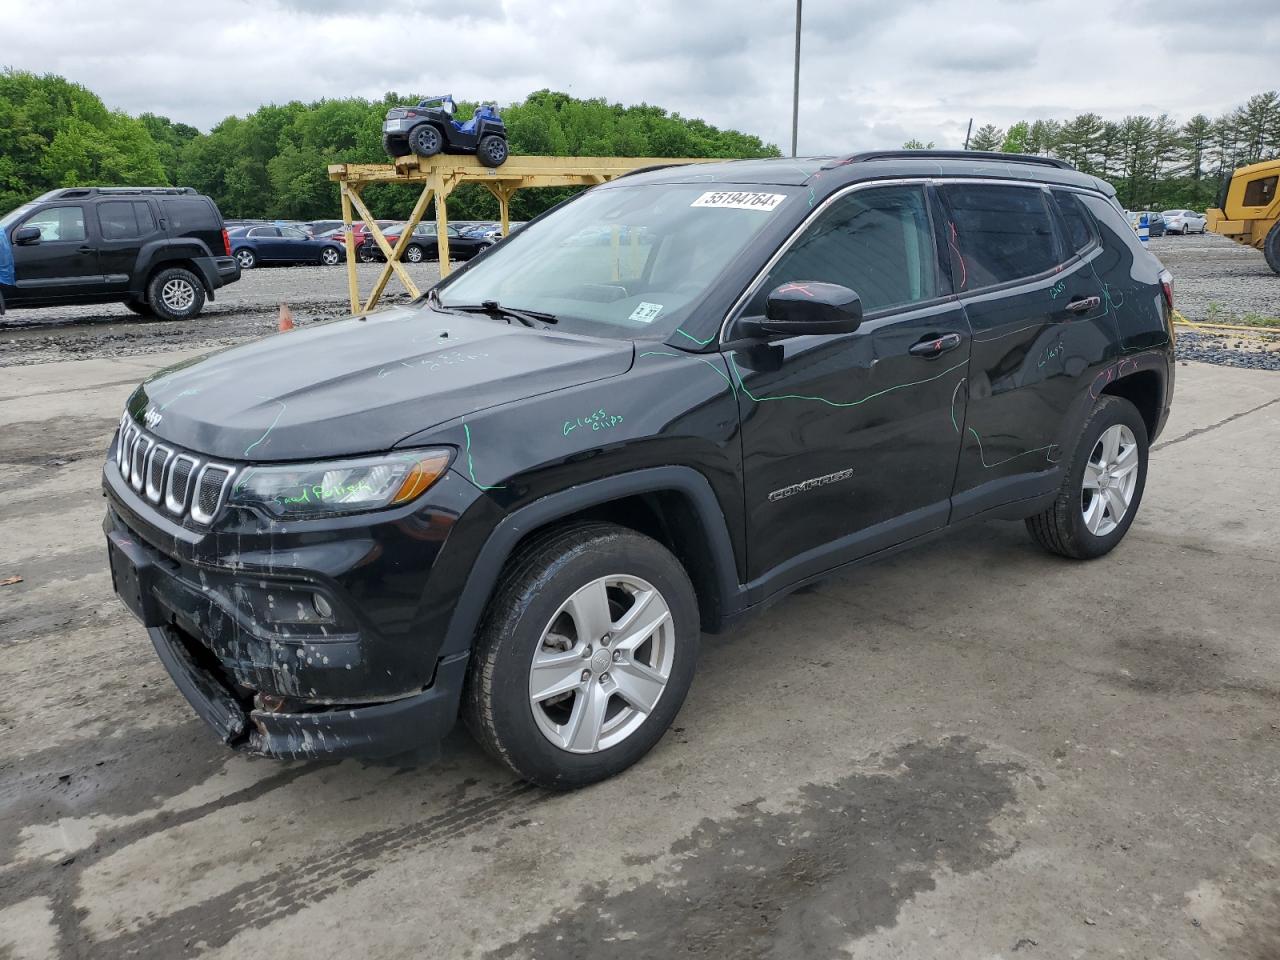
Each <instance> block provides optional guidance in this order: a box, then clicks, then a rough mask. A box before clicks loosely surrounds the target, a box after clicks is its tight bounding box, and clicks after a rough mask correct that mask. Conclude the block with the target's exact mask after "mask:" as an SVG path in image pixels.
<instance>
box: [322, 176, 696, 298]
mask: <svg viewBox="0 0 1280 960" xmlns="http://www.w3.org/2000/svg"><path fill="white" fill-rule="evenodd" d="M709 162H712V160H711V159H710V158H703V157H700V158H696V159H695V158H691V157H679V158H672V157H522V156H513V157H511V158H509V159H508V160H507V162H506V163H504V164H503V165H502V166H500V167H486V166H484V164H482V163H480V161H478V160H477V159H476V158H475V157H472V156H453V155H446V154H439V155H437V156H435V157H430V158H425V157H423V158H420V157H416V156H409V157H399V158H397V159H396V161H395V163H333V164H330V165H329V179H330V180H334V181H336V182H337V184H338V189H339V191H340V193H341V197H342V222H343V223H344V224H346V231H345V236H346V248H347V288H348V292H349V293H350V295H351V309H352V310H353V311H354V312H356V313H365V312H367V311H369V310H372V309H373V308H374V307H375V306H377V303H378V300H379V299H380V298H381V297H382V293H383V291H384V290H385V289H386V287H387V281H388V280H390V279H391V275H392V274H393V273H394V274H395V275H396V276H397V277H399V278H400V282H401V283H403V284H404V286H405V289H406V290H408V291H409V293H410V295H411V296H414V297H416V296H418V295H419V294H420V293H421V291H420V290H419V289H418V286H417V284H415V283H414V282H413V279H412V278H411V277H410V276H409V272H408V271H407V270H405V268H404V266H403V265H402V264H401V263H400V254H401V253H402V252H403V250H404V248H405V247H406V246H408V243H409V239H410V237H411V236H412V234H413V230H414V228H415V227H416V226H417V225H418V224H419V223H420V222H421V221H422V215H423V214H424V213H425V212H426V209H427V204H428V203H430V202H431V198H432V197H435V198H436V233H437V238H436V242H437V243H438V245H439V248H440V275H441V276H446V275H447V274H448V273H449V230H448V227H449V213H448V209H447V204H446V198H447V197H448V196H449V194H451V193H452V192H453V191H454V190H455V189H456V188H457V186H458V184H460V183H480V184H483V185H484V187H485V188H486V189H487V190H488V191H489V192H490V193H492V194H493V195H494V197H496V198H497V200H498V207H499V209H500V210H501V214H502V232H503V234H504V235H505V234H506V233H507V229H508V223H509V213H510V203H511V196H512V194H514V193H515V192H516V191H517V190H520V189H523V188H524V187H565V186H586V187H589V186H594V185H595V184H597V183H604V182H605V181H606V180H612V179H614V178H615V177H620V176H622V175H623V174H626V173H631V172H633V171H635V170H640V169H643V168H645V167H655V166H670V165H672V164H683V163H709ZM371 183H413V184H419V183H420V184H422V193H421V194H420V195H419V196H418V201H417V203H415V204H414V205H413V211H412V212H411V213H410V214H409V216H408V218H407V219H406V220H405V227H404V229H403V230H402V231H401V233H400V239H399V240H398V241H396V245H395V247H394V248H393V247H392V246H391V244H389V243H388V242H387V238H386V237H385V236H384V235H383V233H382V231H381V230H379V229H378V225H377V223H375V222H374V219H373V217H372V215H371V214H370V213H369V208H368V207H366V206H365V204H364V200H362V199H361V194H362V193H363V192H364V189H365V188H366V187H367V186H369V184H371ZM353 213H357V214H359V215H360V216H361V217H362V218H363V219H364V223H365V229H366V230H368V231H369V236H370V237H372V238H373V242H374V243H376V244H377V245H378V248H379V249H380V250H381V251H382V255H383V256H384V257H385V258H386V261H387V262H386V264H385V265H384V266H383V268H382V272H381V273H380V274H379V275H378V280H377V282H376V283H375V284H374V285H373V290H372V292H371V293H370V294H369V299H368V300H367V301H364V302H363V303H362V302H361V299H360V284H359V280H358V278H357V276H356V251H355V245H354V243H353V241H352V236H351V217H352V214H353Z"/></svg>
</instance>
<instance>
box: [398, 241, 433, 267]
mask: <svg viewBox="0 0 1280 960" xmlns="http://www.w3.org/2000/svg"><path fill="white" fill-rule="evenodd" d="M426 256H427V255H426V253H424V252H423V250H422V248H421V247H420V246H418V245H417V244H416V243H411V244H409V246H407V247H405V250H404V260H405V261H406V262H408V263H421V262H422V261H423V260H425V259H426Z"/></svg>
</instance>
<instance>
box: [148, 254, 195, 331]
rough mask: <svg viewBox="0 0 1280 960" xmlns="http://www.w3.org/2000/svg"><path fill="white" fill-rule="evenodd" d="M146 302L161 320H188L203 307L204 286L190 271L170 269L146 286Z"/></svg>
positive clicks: (177, 268)
mask: <svg viewBox="0 0 1280 960" xmlns="http://www.w3.org/2000/svg"><path fill="white" fill-rule="evenodd" d="M147 302H148V303H149V304H151V311H152V312H153V313H154V314H155V315H156V317H158V318H159V319H161V320H190V319H191V318H192V317H194V316H195V315H196V314H198V313H199V312H200V310H201V308H202V307H204V285H203V284H201V283H200V279H199V277H197V276H196V275H195V274H194V273H192V272H191V271H190V270H185V269H183V268H182V267H170V268H169V269H168V270H161V271H160V272H159V273H157V274H156V275H155V276H154V277H152V278H151V282H150V283H149V284H147Z"/></svg>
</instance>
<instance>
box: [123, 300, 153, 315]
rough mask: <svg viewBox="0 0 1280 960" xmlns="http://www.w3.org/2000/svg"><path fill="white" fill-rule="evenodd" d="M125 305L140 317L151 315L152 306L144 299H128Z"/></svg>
mask: <svg viewBox="0 0 1280 960" xmlns="http://www.w3.org/2000/svg"><path fill="white" fill-rule="evenodd" d="M124 305H125V306H126V307H128V308H129V309H130V310H132V311H133V312H134V313H136V314H137V315H138V316H140V317H149V316H151V307H150V306H148V305H147V304H146V302H144V301H142V300H126V301H125V302H124Z"/></svg>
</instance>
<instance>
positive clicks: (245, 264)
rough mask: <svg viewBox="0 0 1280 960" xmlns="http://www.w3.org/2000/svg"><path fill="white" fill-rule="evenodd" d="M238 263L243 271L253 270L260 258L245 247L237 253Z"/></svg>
mask: <svg viewBox="0 0 1280 960" xmlns="http://www.w3.org/2000/svg"><path fill="white" fill-rule="evenodd" d="M236 262H237V263H238V264H240V269H241V270H252V269H253V268H254V267H256V266H257V265H258V258H257V256H256V255H255V254H254V252H253V251H252V250H250V249H249V248H248V247H245V248H243V249H241V250H237V251H236Z"/></svg>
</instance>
